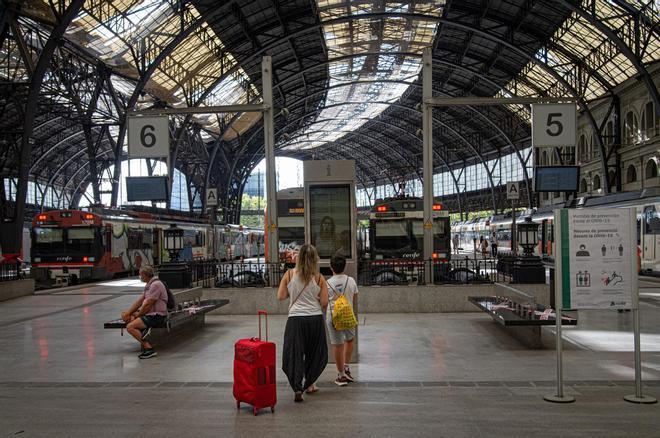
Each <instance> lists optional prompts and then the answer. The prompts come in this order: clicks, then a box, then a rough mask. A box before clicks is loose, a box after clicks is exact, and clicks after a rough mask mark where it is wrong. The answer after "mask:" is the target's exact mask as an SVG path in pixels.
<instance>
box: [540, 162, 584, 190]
mask: <svg viewBox="0 0 660 438" xmlns="http://www.w3.org/2000/svg"><path fill="white" fill-rule="evenodd" d="M579 179H580V167H579V166H539V167H536V168H535V169H534V191H536V192H577V191H578V181H579Z"/></svg>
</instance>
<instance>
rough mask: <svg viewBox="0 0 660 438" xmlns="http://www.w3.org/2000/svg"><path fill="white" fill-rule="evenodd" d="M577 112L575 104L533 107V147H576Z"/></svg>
mask: <svg viewBox="0 0 660 438" xmlns="http://www.w3.org/2000/svg"><path fill="white" fill-rule="evenodd" d="M576 125H577V111H576V108H575V104H574V103H544V104H534V105H532V145H533V146H534V147H547V146H575V143H576Z"/></svg>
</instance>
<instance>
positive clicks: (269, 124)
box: [261, 56, 280, 286]
mask: <svg viewBox="0 0 660 438" xmlns="http://www.w3.org/2000/svg"><path fill="white" fill-rule="evenodd" d="M261 81H262V86H263V94H262V97H263V101H264V105H265V106H267V107H268V109H266V110H265V111H264V113H263V115H264V149H265V151H266V211H267V217H266V224H264V228H265V229H266V233H267V236H268V261H269V262H271V263H276V262H278V261H279V253H280V251H279V247H280V245H279V240H278V236H277V234H278V233H277V181H276V173H275V129H274V127H273V70H272V59H271V57H270V56H264V59H263V61H262V63H261ZM270 278H271V286H276V281H277V279H276V278H275V276H274V275H271V276H270Z"/></svg>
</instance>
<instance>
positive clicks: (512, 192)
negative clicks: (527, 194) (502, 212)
mask: <svg viewBox="0 0 660 438" xmlns="http://www.w3.org/2000/svg"><path fill="white" fill-rule="evenodd" d="M506 199H508V200H511V201H515V200H518V199H520V186H519V185H518V183H517V182H508V183H506Z"/></svg>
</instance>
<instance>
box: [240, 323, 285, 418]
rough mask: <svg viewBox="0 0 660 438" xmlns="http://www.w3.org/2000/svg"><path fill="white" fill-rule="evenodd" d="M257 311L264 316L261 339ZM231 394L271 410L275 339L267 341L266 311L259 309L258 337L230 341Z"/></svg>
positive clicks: (258, 406)
mask: <svg viewBox="0 0 660 438" xmlns="http://www.w3.org/2000/svg"><path fill="white" fill-rule="evenodd" d="M261 315H265V318H266V340H265V341H262V340H261ZM234 398H235V399H236V407H237V408H238V409H240V408H241V402H244V403H248V404H250V405H252V412H253V413H254V415H257V412H258V411H259V409H262V408H267V407H270V410H271V411H272V412H275V404H276V403H277V394H276V390H275V343H273V342H268V312H266V311H265V310H260V311H259V337H258V338H248V339H239V340H238V341H236V344H235V345H234Z"/></svg>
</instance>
